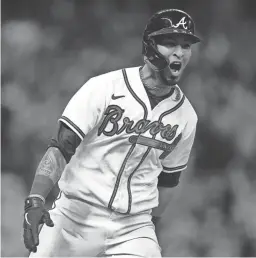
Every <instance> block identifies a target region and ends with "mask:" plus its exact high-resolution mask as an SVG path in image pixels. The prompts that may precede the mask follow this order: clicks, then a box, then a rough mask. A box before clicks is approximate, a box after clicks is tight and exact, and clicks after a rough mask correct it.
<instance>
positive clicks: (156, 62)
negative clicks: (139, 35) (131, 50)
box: [143, 37, 169, 71]
mask: <svg viewBox="0 0 256 258" xmlns="http://www.w3.org/2000/svg"><path fill="white" fill-rule="evenodd" d="M143 54H144V55H145V56H146V58H147V60H148V61H149V62H150V63H151V64H152V65H153V69H154V70H156V71H161V70H163V69H164V68H166V67H167V66H168V65H169V62H168V60H167V59H166V58H165V57H164V56H163V55H162V54H161V53H160V52H159V51H158V50H157V47H156V43H155V41H154V39H153V38H152V37H147V38H146V39H145V38H144V39H143Z"/></svg>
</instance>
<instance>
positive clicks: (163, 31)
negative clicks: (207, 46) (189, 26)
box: [148, 28, 201, 44]
mask: <svg viewBox="0 0 256 258" xmlns="http://www.w3.org/2000/svg"><path fill="white" fill-rule="evenodd" d="M166 34H168V35H170V36H175V35H179V36H180V35H181V36H183V37H184V38H186V39H188V40H189V41H190V42H191V43H192V44H195V43H198V42H200V41H201V39H200V38H199V37H198V36H196V35H194V34H193V33H192V32H190V31H188V30H185V29H184V30H183V29H175V28H163V29H161V30H158V31H155V32H152V33H150V34H149V35H148V36H149V37H156V36H160V35H166Z"/></svg>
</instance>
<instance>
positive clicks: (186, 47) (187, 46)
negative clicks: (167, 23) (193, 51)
mask: <svg viewBox="0 0 256 258" xmlns="http://www.w3.org/2000/svg"><path fill="white" fill-rule="evenodd" d="M182 48H183V49H190V48H191V44H189V43H186V44H183V45H182Z"/></svg>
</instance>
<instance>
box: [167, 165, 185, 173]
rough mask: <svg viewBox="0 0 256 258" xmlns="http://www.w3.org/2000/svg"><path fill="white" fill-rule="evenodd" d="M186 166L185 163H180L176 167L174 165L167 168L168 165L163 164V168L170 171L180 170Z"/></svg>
mask: <svg viewBox="0 0 256 258" xmlns="http://www.w3.org/2000/svg"><path fill="white" fill-rule="evenodd" d="M186 167H187V164H185V165H181V166H178V167H174V168H168V167H165V166H163V170H165V171H169V172H172V171H174V170H182V169H185V168H186Z"/></svg>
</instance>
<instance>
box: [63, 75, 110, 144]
mask: <svg viewBox="0 0 256 258" xmlns="http://www.w3.org/2000/svg"><path fill="white" fill-rule="evenodd" d="M105 88H106V87H105V85H104V84H101V83H100V82H99V81H98V80H96V79H95V78H92V79H90V80H88V81H87V82H86V83H85V84H84V85H83V86H82V87H81V88H80V89H79V90H78V91H77V92H76V93H75V94H74V96H73V97H72V98H71V100H70V101H69V103H68V104H67V106H66V108H65V109H64V112H63V114H62V116H61V117H60V119H59V121H61V122H63V123H64V124H66V125H67V126H68V127H70V128H71V129H72V130H73V131H74V132H75V133H76V134H77V135H78V136H79V137H80V139H81V140H83V138H84V136H85V135H86V134H87V133H89V132H90V131H91V130H92V129H93V128H94V127H95V125H96V124H97V123H98V122H99V120H100V118H101V117H102V115H103V112H104V108H105V106H106V90H105Z"/></svg>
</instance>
